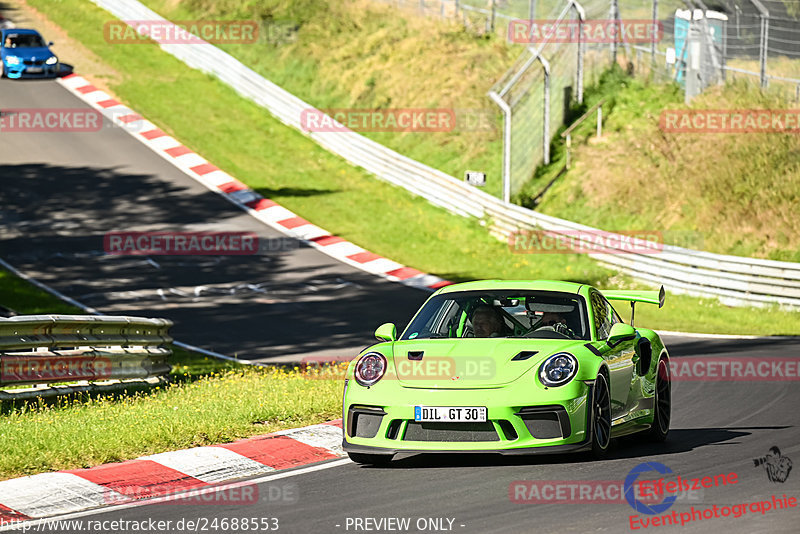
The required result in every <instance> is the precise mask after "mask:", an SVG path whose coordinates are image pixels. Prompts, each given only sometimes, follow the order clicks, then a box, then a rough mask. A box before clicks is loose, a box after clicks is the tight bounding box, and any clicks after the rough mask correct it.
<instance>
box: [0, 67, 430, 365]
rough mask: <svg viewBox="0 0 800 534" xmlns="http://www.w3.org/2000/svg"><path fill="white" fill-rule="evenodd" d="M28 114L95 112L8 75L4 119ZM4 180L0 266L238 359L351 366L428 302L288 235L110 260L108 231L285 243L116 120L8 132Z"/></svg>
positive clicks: (57, 90) (1, 104) (0, 164)
mask: <svg viewBox="0 0 800 534" xmlns="http://www.w3.org/2000/svg"><path fill="white" fill-rule="evenodd" d="M23 108H84V109H86V108H87V106H86V104H84V103H83V102H81V101H80V100H78V99H77V98H75V97H74V96H73V95H71V94H70V93H69V92H67V91H66V90H65V89H64V88H62V87H61V86H60V85H58V84H57V83H56V82H55V81H53V80H46V81H45V80H41V81H40V80H25V81H11V80H0V110H6V112H10V111H9V110H12V109H23ZM0 184H2V186H0V258H3V259H4V260H5V261H7V262H8V263H10V264H11V265H13V266H14V267H16V268H17V269H19V270H20V271H22V272H23V273H25V274H28V275H29V276H32V277H34V278H36V279H38V280H40V281H42V282H44V283H46V284H47V285H49V286H50V287H52V288H54V289H56V290H58V291H60V292H62V293H64V294H65V295H67V296H69V297H72V298H74V299H75V300H77V301H79V302H81V303H83V304H85V305H88V306H91V307H94V308H96V309H98V310H100V311H101V312H103V313H106V314H118V315H142V316H148V317H166V318H168V319H172V320H173V321H174V322H175V327H174V328H173V329H172V334H173V336H174V337H175V338H176V339H178V340H180V341H183V342H185V343H189V344H191V345H195V346H199V347H201V348H204V349H207V350H212V351H216V352H220V353H222V354H226V355H229V356H233V355H234V354H236V355H237V356H238V357H239V358H242V359H247V360H258V361H287V360H289V361H293V360H294V361H298V360H301V359H302V358H322V357H331V358H334V357H348V358H352V357H353V356H355V355H356V354H357V353H358V351H359V350H361V349H362V348H363V347H364V346H366V345H369V344H371V343H372V342H373V341H374V338H373V337H372V332H373V331H374V329H375V328H376V327H377V326H378V325H379V324H381V323H383V322H387V321H391V322H395V323H397V324H398V327H399V326H402V325H404V322H405V321H407V320H408V319H409V318H410V317H411V315H412V313H413V312H414V311H415V310H416V309H417V308H418V307H419V305H420V304H421V303H422V302H423V301H424V299H425V298H427V295H428V294H427V293H426V292H424V291H422V290H418V289H410V288H408V287H405V286H403V285H400V284H397V283H393V282H389V281H385V280H383V279H379V278H378V277H376V276H374V275H370V274H367V273H365V272H363V271H360V270H357V269H355V268H353V267H350V266H348V265H345V264H343V263H341V262H339V261H336V260H334V259H332V258H330V257H329V256H327V255H325V254H322V253H321V252H318V251H317V250H315V249H313V248H311V247H309V246H305V245H301V244H300V242H299V241H296V240H291V239H289V238H284V241H283V242H280V241H271V243H272V244H273V245H275V246H277V245H280V246H281V247H282V248H284V249H285V250H278V251H275V252H267V253H265V254H258V255H252V256H241V255H239V256H236V255H228V256H157V257H144V256H119V255H107V254H104V253H103V246H104V245H103V237H104V235H105V234H106V233H108V232H125V231H174V232H196V231H210V232H211V231H213V232H223V231H236V232H254V233H256V234H258V236H259V237H260V238H263V239H272V240H278V239H280V238H281V237H282V235H281V234H279V233H278V232H276V231H274V230H272V229H270V228H268V227H266V226H265V225H264V224H263V223H261V222H259V221H258V220H256V219H254V218H253V217H250V216H249V215H247V214H246V213H245V212H243V211H242V210H240V209H239V208H237V207H236V206H234V205H233V204H231V203H230V202H228V201H227V200H225V199H223V198H222V197H221V196H219V195H217V194H215V193H213V192H211V191H209V190H208V189H206V188H205V187H203V186H202V185H200V184H198V183H197V182H195V181H194V180H192V179H191V178H189V177H188V176H186V175H185V174H183V173H182V172H181V171H180V170H178V169H177V168H176V167H174V166H173V165H171V164H169V163H168V162H167V161H165V160H164V159H163V158H162V157H160V156H159V155H157V154H156V153H154V152H152V151H151V150H150V149H148V148H147V147H145V146H144V145H142V144H141V143H139V142H138V141H136V140H135V139H133V138H132V137H131V136H130V135H129V134H127V133H125V132H124V131H122V130H120V129H119V128H116V127H114V126H113V125H110V124H108V123H106V124H104V127H103V128H102V129H101V130H100V131H97V132H83V133H76V132H4V133H2V134H0ZM297 194H298V195H305V194H310V193H309V192H308V191H297ZM319 202H325V195H320V198H319ZM355 208H356V207H354V209H355Z"/></svg>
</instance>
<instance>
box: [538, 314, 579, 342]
mask: <svg viewBox="0 0 800 534" xmlns="http://www.w3.org/2000/svg"><path fill="white" fill-rule="evenodd" d="M542 328H547V329H548V330H554V331H556V332H558V333H559V334H564V335H565V336H568V337H575V334H574V333H573V332H572V330H571V329H570V327H568V326H567V320H566V319H565V318H564V316H563V315H561V314H560V313H556V312H544V314H542V319H541V320H540V321H539V324H538V325H537V326H536V330H541V329H542Z"/></svg>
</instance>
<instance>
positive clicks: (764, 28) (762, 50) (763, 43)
mask: <svg viewBox="0 0 800 534" xmlns="http://www.w3.org/2000/svg"><path fill="white" fill-rule="evenodd" d="M750 2H751V3H752V4H753V5H754V6H755V7H756V9H757V10H758V12H759V17H760V19H761V38H760V42H759V48H758V62H759V64H760V66H761V68H760V73H759V78H760V81H761V87H762V88H764V87H766V86H767V53H768V50H769V11H767V8H765V7H764V4H762V3H761V2H760V0H750Z"/></svg>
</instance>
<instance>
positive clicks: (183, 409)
mask: <svg viewBox="0 0 800 534" xmlns="http://www.w3.org/2000/svg"><path fill="white" fill-rule="evenodd" d="M333 371H335V372H333ZM333 371H332V372H331V377H330V378H326V377H325V375H324V372H323V373H316V374H315V375H314V376H312V377H309V376H308V373H306V372H303V371H301V370H299V369H283V368H277V367H276V368H268V369H265V368H251V369H242V370H238V371H234V370H229V371H224V372H221V373H215V374H212V375H209V376H206V377H204V378H200V379H198V380H195V381H192V382H190V383H186V384H183V385H180V386H170V387H167V388H166V389H164V388H156V389H155V390H153V391H151V392H150V393H139V394H136V395H134V396H128V397H122V398H120V397H99V398H94V399H90V400H84V401H66V400H65V401H61V402H58V403H56V404H53V405H45V404H40V405H38V406H37V405H29V406H27V407H24V408H21V409H18V410H15V411H13V412H11V413H6V414H4V415H2V416H0V441H2V443H3V454H2V455H0V479H6V478H13V477H18V476H23V475H30V474H34V473H41V472H46V471H54V470H61V469H75V468H82V467H91V466H95V465H100V464H104V463H108V462H117V461H122V460H128V459H132V458H137V457H139V456H143V455H148V454H155V453H159V452H164V451H171V450H178V449H183V448H189V447H198V446H202V445H212V444H216V443H227V442H230V441H234V440H236V439H240V438H246V437H250V436H255V435H260V434H267V433H269V432H273V431H277V430H283V429H286V428H295V427H300V426H305V425H310V424H315V423H321V422H324V421H329V420H331V419H336V418H337V417H338V416H339V414H340V413H341V395H342V382H341V380H340V376H341V371H339V370H337V369H334V370H333ZM310 378H314V379H310Z"/></svg>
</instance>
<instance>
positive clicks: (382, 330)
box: [375, 323, 397, 341]
mask: <svg viewBox="0 0 800 534" xmlns="http://www.w3.org/2000/svg"><path fill="white" fill-rule="evenodd" d="M375 337H376V338H378V339H379V340H381V341H395V340H396V339H397V328H396V327H395V326H394V323H383V324H382V325H380V326H379V327H378V328H377V329H376V330H375Z"/></svg>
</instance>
